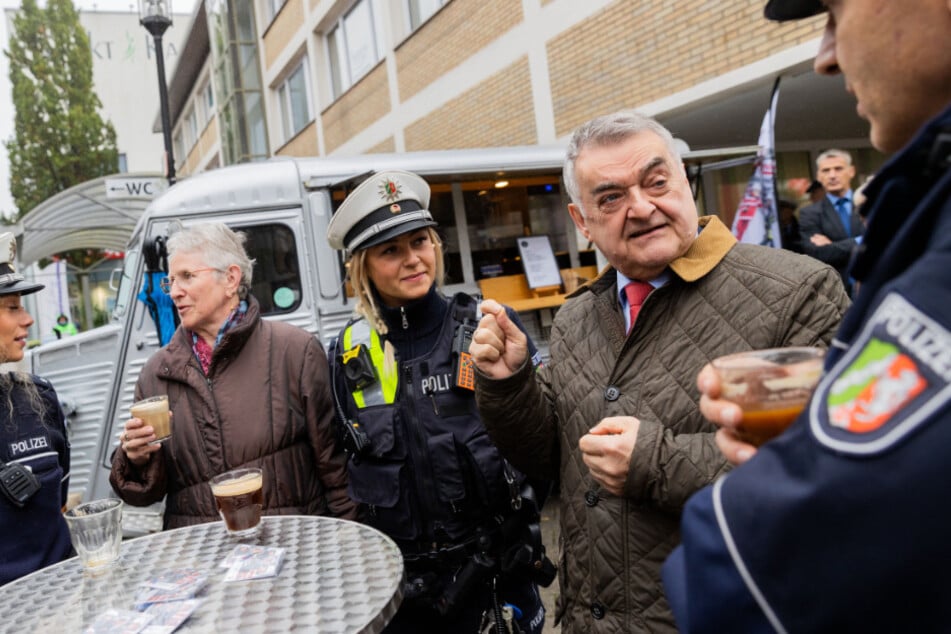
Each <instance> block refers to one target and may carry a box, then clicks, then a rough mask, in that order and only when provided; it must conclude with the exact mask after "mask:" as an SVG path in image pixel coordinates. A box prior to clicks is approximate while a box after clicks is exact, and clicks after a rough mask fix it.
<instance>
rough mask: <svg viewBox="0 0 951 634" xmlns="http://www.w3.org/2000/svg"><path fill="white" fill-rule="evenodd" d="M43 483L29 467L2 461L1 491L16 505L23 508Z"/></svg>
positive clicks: (0, 474) (0, 470) (0, 468)
mask: <svg viewBox="0 0 951 634" xmlns="http://www.w3.org/2000/svg"><path fill="white" fill-rule="evenodd" d="M41 487H42V485H41V484H40V480H39V478H37V477H36V476H35V475H33V471H32V470H31V469H30V468H29V467H25V466H23V465H21V464H19V463H16V462H14V463H11V464H5V463H3V462H0V491H3V494H4V495H5V496H6V497H7V499H8V500H10V501H11V502H13V503H14V504H15V505H16V506H18V507H20V508H23V506H24V505H26V503H27V501H28V500H29V499H30V498H31V497H33V496H34V495H35V494H36V492H37V491H39V490H40V488H41Z"/></svg>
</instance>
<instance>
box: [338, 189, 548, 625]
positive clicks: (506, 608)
mask: <svg viewBox="0 0 951 634" xmlns="http://www.w3.org/2000/svg"><path fill="white" fill-rule="evenodd" d="M429 196H430V190H429V186H428V185H427V184H426V182H425V181H424V180H423V179H422V178H420V177H419V176H417V175H415V174H411V173H409V172H402V171H387V172H380V173H377V174H375V175H373V176H370V177H369V178H368V179H367V180H365V181H364V182H363V183H361V184H360V185H359V186H358V187H357V188H356V189H355V190H353V192H352V193H351V194H350V195H349V196H348V197H347V198H346V200H344V202H343V204H342V205H341V206H340V208H339V209H338V210H337V212H336V214H335V215H334V217H333V219H332V220H331V222H330V226H329V227H328V229H327V240H328V242H329V243H330V246H331V247H333V248H335V249H339V250H345V251H346V253H347V255H348V263H347V267H348V269H349V280H350V284H351V286H352V288H353V291H354V293H355V294H356V308H355V311H356V314H357V316H356V317H355V318H354V319H353V320H352V321H351V322H350V323H349V324H347V326H346V327H345V328H344V329H343V330H342V331H341V333H340V336H339V337H338V338H337V340H336V341H335V342H334V344H333V345H332V347H331V351H330V355H329V358H330V360H331V373H332V380H333V386H334V396H335V399H336V402H337V409H338V418H339V421H340V429H341V432H342V433H343V435H344V437H345V446H346V447H347V450H348V452H349V453H350V457H349V460H348V463H347V466H348V471H349V478H350V485H349V486H350V495H351V497H352V498H353V499H354V500H355V501H356V502H358V503H359V504H360V509H361V520H362V521H364V522H366V523H367V524H369V525H371V526H374V527H375V528H377V529H379V530H381V531H383V532H384V533H386V534H387V535H389V536H390V537H391V538H393V540H394V541H396V543H397V544H398V545H399V547H400V550H401V551H402V553H403V558H404V562H405V564H406V578H405V583H404V588H403V603H402V605H401V606H400V609H399V612H398V613H397V615H396V617H395V618H394V620H393V621H392V622H391V623H390V625H389V626H388V628H387V629H386V631H387V632H455V633H457V634H464V633H469V632H482V631H510V629H511V631H515V632H541V631H542V627H543V625H544V620H545V610H544V607H543V605H542V602H541V599H540V598H539V595H538V587H537V585H536V583H542V584H543V585H547V584H548V583H550V582H551V580H552V578H553V577H554V567H553V566H552V564H551V562H550V561H549V560H548V559H547V558H546V557H545V554H544V553H545V550H544V546H543V545H542V544H541V539H540V532H539V530H538V520H539V514H538V508H539V506H540V500H537V499H536V494H535V490H533V488H532V487H531V486H530V485H529V484H528V483H527V482H526V481H525V477H524V476H523V475H521V474H520V473H518V472H516V471H515V470H514V469H513V468H512V467H511V465H509V464H508V463H507V462H505V461H504V460H503V459H502V457H501V455H500V454H499V452H498V450H497V449H496V448H495V446H494V445H493V444H492V442H491V441H490V440H489V437H488V433H487V432H486V429H485V427H484V426H483V424H482V421H481V419H480V418H479V414H478V411H477V410H476V405H475V397H474V393H473V391H472V377H473V375H472V366H471V363H470V361H469V358H468V349H469V342H470V339H471V334H472V332H473V331H474V330H475V327H476V325H477V323H478V320H479V316H478V304H477V302H476V300H475V299H474V298H472V297H470V296H469V295H466V294H464V293H458V294H456V295H455V296H454V297H452V298H448V297H446V296H444V295H443V294H442V293H441V292H440V287H441V286H442V281H443V274H444V269H443V251H442V243H441V241H440V239H439V236H438V235H437V233H436V231H435V229H434V227H435V226H436V224H437V223H436V222H435V221H434V220H433V217H432V214H431V213H430V212H429V210H428V206H429ZM508 312H509V317H510V318H511V319H512V320H513V321H515V322H516V323H520V322H519V321H518V316H517V314H516V313H515V312H514V311H512V310H511V309H508ZM529 345H530V353H531V355H532V358H533V360H534V361H535V362H536V365H537V364H538V360H539V355H538V352H537V350H536V348H535V346H534V344H532V343H531V342H529ZM540 488H542V486H541V485H538V486H536V487H535V489H540ZM499 621H501V622H502V623H503V624H504V625H503V627H502V628H498V626H496V627H497V628H498V629H489V630H485V627H486V626H491V625H492V624H495V623H498V622H499ZM513 622H514V625H515V626H517V629H515V628H513V627H512V625H510V624H512V623H513Z"/></svg>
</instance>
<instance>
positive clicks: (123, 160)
mask: <svg viewBox="0 0 951 634" xmlns="http://www.w3.org/2000/svg"><path fill="white" fill-rule="evenodd" d="M128 171H129V157H128V156H127V155H126V153H125V152H119V173H120V174H125V173H126V172H128Z"/></svg>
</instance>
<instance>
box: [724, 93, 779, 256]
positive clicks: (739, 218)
mask: <svg viewBox="0 0 951 634" xmlns="http://www.w3.org/2000/svg"><path fill="white" fill-rule="evenodd" d="M778 97H779V82H778V81H777V82H776V86H775V87H774V88H773V97H772V100H771V102H770V106H769V110H767V111H766V116H765V117H763V125H762V126H761V127H760V131H759V150H758V151H757V152H756V167H755V169H754V170H753V176H752V177H751V178H750V182H749V184H748V185H747V186H746V191H745V192H744V193H743V200H741V201H740V206H739V208H738V209H737V210H736V216H734V217H733V235H734V236H736V239H737V240H739V241H740V242H747V243H750V244H761V245H763V246H767V247H776V248H779V247H781V246H782V244H781V242H780V237H779V213H778V210H777V205H776V147H775V144H774V142H773V123H774V120H775V117H776V100H777V98H778Z"/></svg>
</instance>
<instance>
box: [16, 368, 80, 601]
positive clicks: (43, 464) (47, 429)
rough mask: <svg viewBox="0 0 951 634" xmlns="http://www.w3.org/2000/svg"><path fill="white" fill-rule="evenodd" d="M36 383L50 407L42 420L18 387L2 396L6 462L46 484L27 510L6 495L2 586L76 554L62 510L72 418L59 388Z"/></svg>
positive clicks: (67, 480)
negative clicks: (58, 393) (68, 420)
mask: <svg viewBox="0 0 951 634" xmlns="http://www.w3.org/2000/svg"><path fill="white" fill-rule="evenodd" d="M27 380H30V379H29V378H27ZM32 380H33V382H34V383H35V384H36V387H37V390H38V391H39V395H40V398H41V401H42V404H43V407H44V408H45V409H46V412H45V415H44V417H43V418H42V419H41V418H40V417H39V416H37V415H36V413H35V412H34V410H33V407H32V406H31V404H30V401H29V397H28V395H27V392H26V391H25V390H23V389H22V388H20V387H19V386H18V385H17V384H16V383H14V388H13V391H12V394H7V393H5V392H0V460H2V461H3V462H4V463H14V462H16V463H20V464H22V465H24V466H27V467H29V468H30V469H31V470H32V471H33V474H34V475H35V476H36V477H37V478H38V479H39V481H40V484H41V485H42V488H41V489H40V490H39V491H37V492H36V493H35V494H34V495H33V496H32V497H31V498H30V499H29V500H27V501H26V503H25V504H24V505H23V507H18V506H17V505H15V504H14V503H13V502H11V501H10V500H9V499H8V498H7V497H6V496H5V495H3V494H2V493H0V527H2V530H0V585H3V584H5V583H7V582H8V581H13V580H14V579H17V578H19V577H22V576H23V575H26V574H29V573H31V572H34V571H36V570H39V569H40V568H43V567H45V566H49V565H51V564H55V563H57V562H59V561H61V560H62V559H64V558H66V557H68V556H70V555H71V554H72V546H71V544H70V541H69V529H68V528H67V527H66V520H64V519H63V512H62V507H63V505H65V504H66V495H67V491H68V489H69V442H68V440H67V436H66V426H65V422H66V419H65V416H63V410H62V408H61V407H60V404H59V399H57V397H56V392H54V391H53V386H52V385H50V384H49V383H48V382H47V381H45V380H43V379H41V378H39V377H35V376H34V377H32ZM11 404H12V406H13V412H12V416H11V412H10V405H11Z"/></svg>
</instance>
